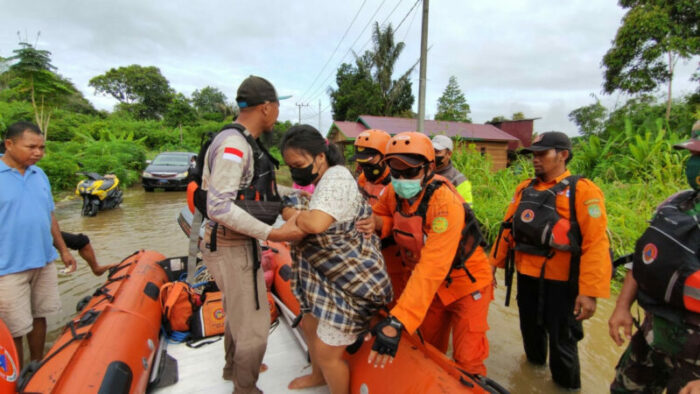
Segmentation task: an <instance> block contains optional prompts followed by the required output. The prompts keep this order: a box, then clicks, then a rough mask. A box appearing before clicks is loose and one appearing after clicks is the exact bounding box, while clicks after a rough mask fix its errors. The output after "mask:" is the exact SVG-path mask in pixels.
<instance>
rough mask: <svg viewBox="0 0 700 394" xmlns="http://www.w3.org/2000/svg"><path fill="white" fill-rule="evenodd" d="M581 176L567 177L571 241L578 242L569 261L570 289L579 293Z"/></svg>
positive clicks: (581, 236)
mask: <svg viewBox="0 0 700 394" xmlns="http://www.w3.org/2000/svg"><path fill="white" fill-rule="evenodd" d="M580 178H581V176H579V175H572V176H570V177H568V178H567V179H568V180H569V181H570V185H569V216H570V217H569V222H570V223H571V228H570V229H569V235H570V237H569V242H571V243H572V244H573V243H576V244H575V245H572V248H571V262H570V263H569V289H570V291H571V294H573V295H578V277H579V272H580V270H581V245H582V244H583V234H581V227H579V225H578V218H577V217H576V184H577V183H578V180H579V179H580Z"/></svg>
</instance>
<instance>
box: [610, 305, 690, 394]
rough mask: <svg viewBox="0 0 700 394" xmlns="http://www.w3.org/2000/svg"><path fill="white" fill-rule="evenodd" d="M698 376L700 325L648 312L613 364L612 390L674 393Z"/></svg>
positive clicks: (620, 391) (613, 391) (617, 391)
mask: <svg viewBox="0 0 700 394" xmlns="http://www.w3.org/2000/svg"><path fill="white" fill-rule="evenodd" d="M695 379H700V327H695V326H690V325H684V326H681V325H678V324H676V323H672V322H670V321H668V320H666V319H664V318H662V317H659V316H655V315H653V314H651V313H649V312H647V314H646V317H645V319H644V322H643V323H642V327H641V328H640V329H639V330H638V331H637V332H636V333H635V334H634V336H633V337H632V340H631V341H630V343H629V345H628V346H627V349H626V350H625V352H624V353H623V354H622V357H621V358H620V361H619V362H618V364H617V367H615V380H614V381H613V383H612V385H611V386H610V392H611V393H661V392H663V391H664V389H667V390H668V393H677V392H678V391H679V390H680V389H681V388H683V386H685V385H686V383H688V382H690V381H691V380H695Z"/></svg>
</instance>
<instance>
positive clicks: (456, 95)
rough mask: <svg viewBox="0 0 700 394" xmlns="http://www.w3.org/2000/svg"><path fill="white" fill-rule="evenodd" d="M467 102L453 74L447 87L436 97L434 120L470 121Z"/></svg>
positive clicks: (469, 110)
mask: <svg viewBox="0 0 700 394" xmlns="http://www.w3.org/2000/svg"><path fill="white" fill-rule="evenodd" d="M469 112H471V109H470V108H469V104H467V100H466V99H465V98H464V94H463V93H462V90H461V89H460V88H459V84H458V83H457V78H456V77H455V76H454V75H453V76H451V77H450V81H449V82H448V83H447V87H446V88H445V90H444V91H443V92H442V96H440V98H439V99H438V106H437V113H436V114H435V120H447V121H453V122H471V121H472V120H471V119H470V118H469Z"/></svg>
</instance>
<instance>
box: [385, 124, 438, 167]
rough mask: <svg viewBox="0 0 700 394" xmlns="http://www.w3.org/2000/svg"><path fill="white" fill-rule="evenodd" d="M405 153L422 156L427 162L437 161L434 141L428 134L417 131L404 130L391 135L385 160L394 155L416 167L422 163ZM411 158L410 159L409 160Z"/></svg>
mask: <svg viewBox="0 0 700 394" xmlns="http://www.w3.org/2000/svg"><path fill="white" fill-rule="evenodd" d="M405 155H417V156H422V157H423V158H424V159H425V160H426V161H427V162H431V161H435V149H434V148H433V143H432V142H431V141H430V138H428V136H427V135H425V134H423V133H419V132H417V131H404V132H403V133H399V134H396V135H395V136H393V137H391V139H390V140H389V143H387V145H386V154H385V156H386V157H385V160H389V159H391V158H392V156H395V158H397V159H399V160H401V161H403V162H404V163H406V164H407V165H409V166H411V167H415V166H417V165H419V164H420V163H418V162H416V159H415V158H411V157H410V156H408V157H406V156H405ZM407 159H410V160H407Z"/></svg>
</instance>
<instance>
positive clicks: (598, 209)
mask: <svg viewBox="0 0 700 394" xmlns="http://www.w3.org/2000/svg"><path fill="white" fill-rule="evenodd" d="M523 151H524V152H526V153H532V154H533V158H532V163H533V165H534V169H535V178H533V179H528V180H525V181H523V182H522V183H520V185H518V187H517V188H516V190H515V196H514V197H513V199H512V200H511V202H510V205H509V206H508V210H507V211H506V215H505V220H504V222H503V226H502V229H503V230H502V231H501V234H499V237H498V239H497V240H496V244H495V246H494V247H493V249H492V255H493V260H492V264H493V265H494V266H495V267H500V268H504V267H505V268H506V286H508V290H507V296H506V299H507V301H506V305H507V303H508V298H509V295H510V287H511V284H512V273H513V271H514V269H517V272H518V296H517V301H518V309H519V315H520V331H521V334H522V337H523V344H524V347H525V355H526V356H527V359H528V361H530V362H531V363H533V364H537V365H544V364H545V363H546V361H547V347H548V346H547V345H548V342H549V368H550V370H551V372H552V379H553V380H554V381H555V382H556V383H557V384H559V385H560V386H562V387H564V388H567V389H578V388H580V387H581V378H580V365H579V360H578V346H577V343H578V341H579V340H581V339H582V338H583V326H582V324H581V322H582V320H585V319H588V318H590V317H592V316H593V314H594V313H595V309H596V298H598V297H605V298H607V297H609V296H610V277H611V270H612V262H611V258H610V243H609V240H608V237H607V233H606V228H607V218H606V214H605V204H604V199H603V193H602V192H601V191H600V189H599V188H598V187H597V186H596V185H595V184H594V183H593V182H591V181H590V180H588V179H585V178H580V177H576V176H572V175H571V173H570V172H569V171H568V170H567V169H566V164H567V163H568V162H569V160H571V141H570V140H569V137H567V136H566V134H564V133H561V132H554V131H552V132H547V133H543V134H541V135H540V136H538V137H537V138H536V139H535V141H534V142H533V144H532V145H531V146H530V147H529V148H526V149H523ZM579 178H580V179H579ZM571 207H573V210H574V212H575V215H571ZM513 264H514V267H513Z"/></svg>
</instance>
